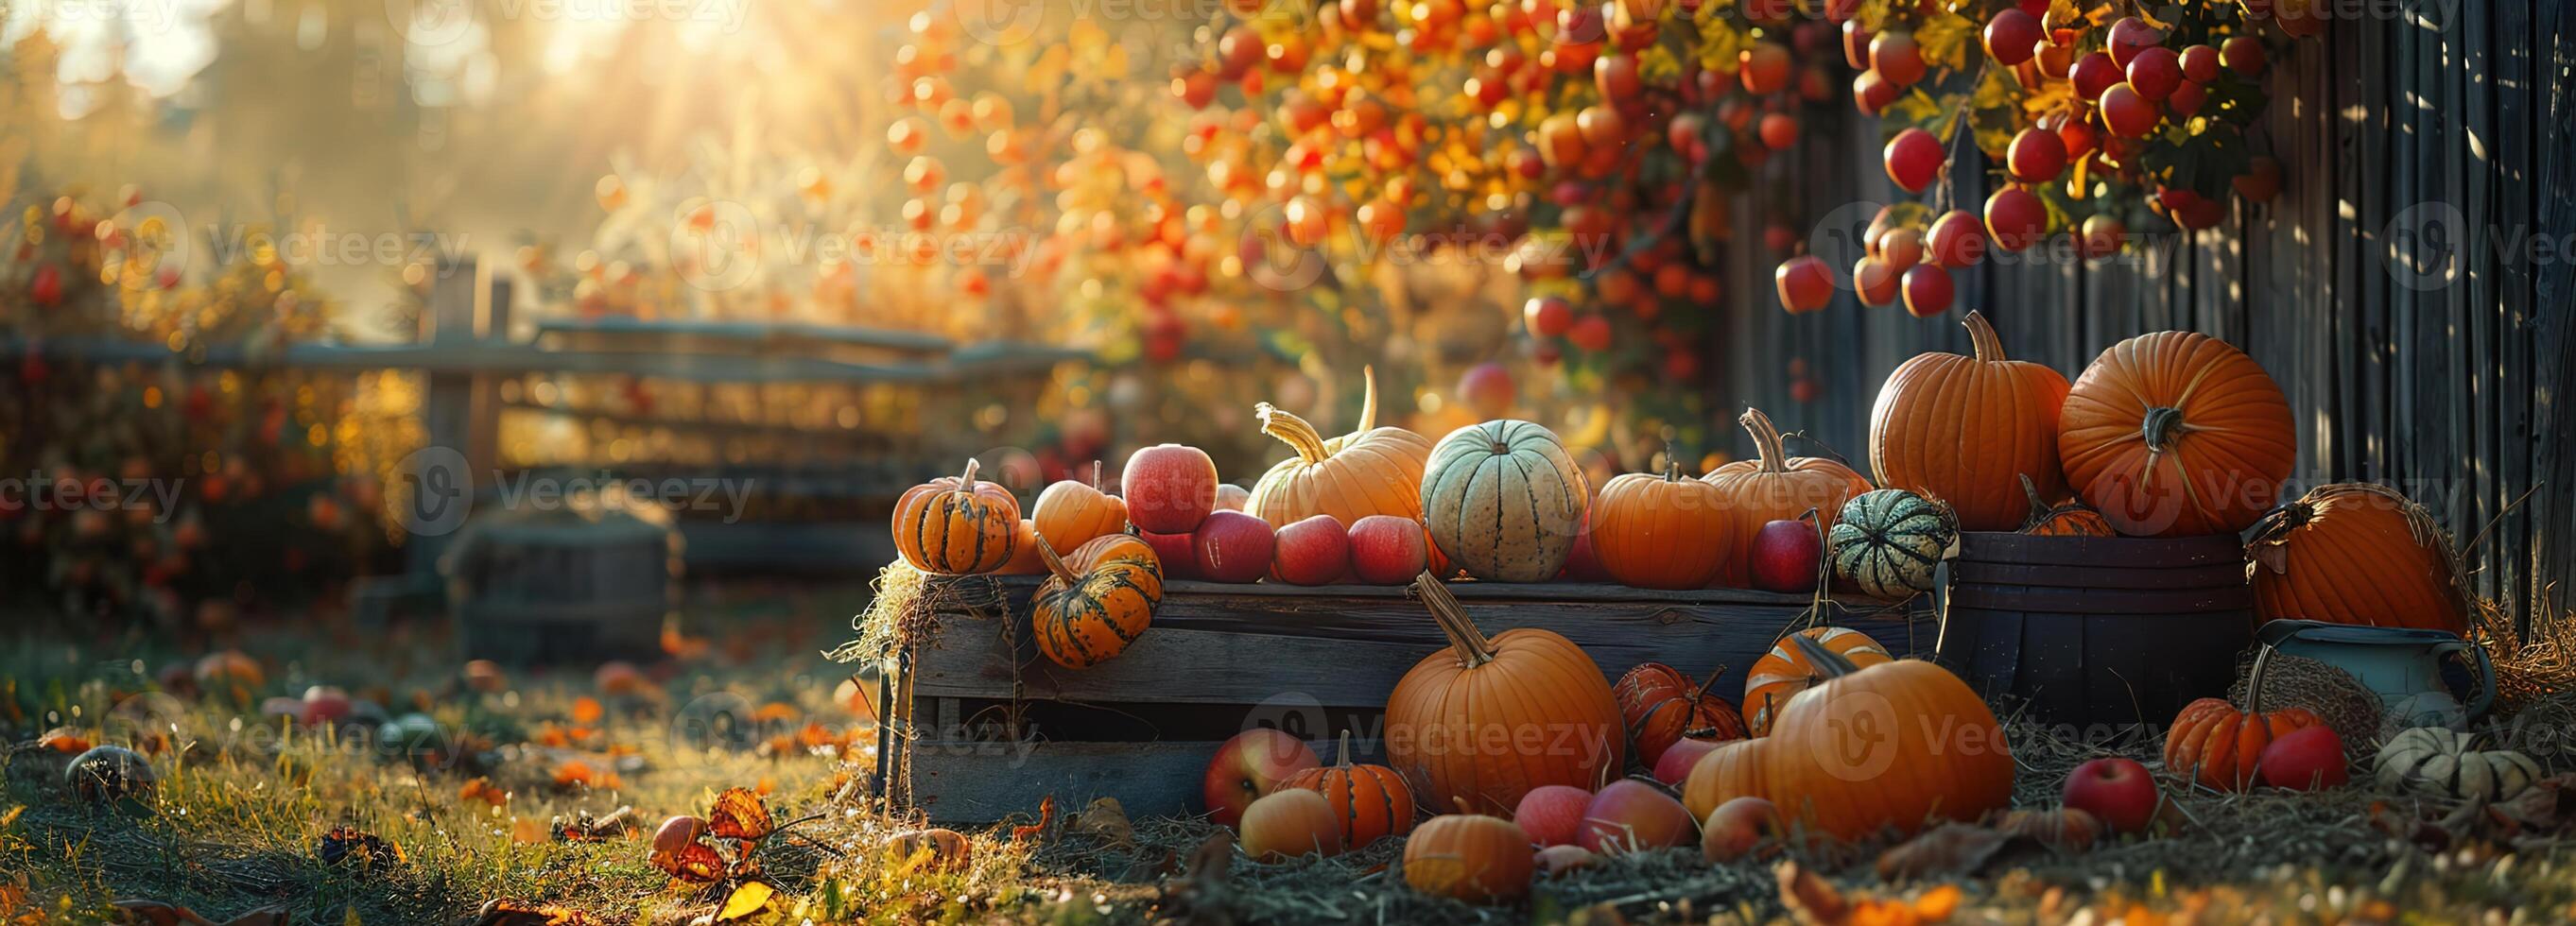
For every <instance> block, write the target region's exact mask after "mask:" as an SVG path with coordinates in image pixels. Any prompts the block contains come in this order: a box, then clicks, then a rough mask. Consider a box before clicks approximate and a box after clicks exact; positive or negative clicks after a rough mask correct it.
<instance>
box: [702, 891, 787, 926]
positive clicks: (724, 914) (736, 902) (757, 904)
mask: <svg viewBox="0 0 2576 926" xmlns="http://www.w3.org/2000/svg"><path fill="white" fill-rule="evenodd" d="M777 893H778V889H777V888H773V887H770V886H769V885H768V884H767V883H766V882H761V881H745V882H743V883H742V884H741V886H739V887H736V888H734V889H733V893H732V894H730V895H727V896H726V897H725V902H724V909H721V910H717V911H716V922H719V923H723V922H728V921H731V920H738V919H742V918H743V917H746V916H750V915H752V914H754V913H758V912H760V911H761V909H762V908H765V907H767V906H769V898H770V897H772V896H775V895H776V894H777Z"/></svg>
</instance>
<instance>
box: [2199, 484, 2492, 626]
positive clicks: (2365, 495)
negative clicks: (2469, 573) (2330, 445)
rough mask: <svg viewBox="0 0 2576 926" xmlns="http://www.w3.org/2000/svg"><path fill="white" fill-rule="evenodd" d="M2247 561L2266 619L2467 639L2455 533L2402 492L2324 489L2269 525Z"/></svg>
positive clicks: (2258, 533) (2258, 611) (2257, 532)
mask: <svg viewBox="0 0 2576 926" xmlns="http://www.w3.org/2000/svg"><path fill="white" fill-rule="evenodd" d="M2246 553H2247V558H2248V559H2250V560H2252V561H2253V562H2254V566H2253V573H2254V612H2255V616H2256V618H2257V619H2258V620H2263V621H2270V620H2278V619H2281V618H2306V619H2309V620H2320V621H2333V622H2335V623H2338V624H2362V625H2366V626H2371V627H2415V628H2425V629H2431V630H2447V631H2450V632H2452V633H2456V634H2462V635H2466V634H2467V633H2468V632H2469V604H2468V598H2467V593H2466V591H2465V589H2463V588H2462V586H2461V583H2460V567H2459V562H2460V560H2459V554H2458V553H2456V552H2454V551H2453V550H2452V548H2451V538H2450V535H2449V534H2446V533H2444V532H2443V531H2442V528H2441V525H2438V524H2435V523H2433V515H2432V513H2431V512H2428V511H2425V510H2424V506H2422V505H2418V504H2415V502H2414V500H2413V499H2409V498H2407V497H2406V496H2404V495H2401V494H2399V493H2398V492H2397V491H2396V490H2393V489H2389V488H2385V487H2382V486H2375V485H2370V484H2367V483H2351V482H2347V483H2337V484H2334V485H2328V486H2318V487H2317V488H2315V489H2312V490H2309V492H2308V494H2306V495H2304V496H2301V497H2300V498H2299V500H2298V501H2295V502H2292V503H2290V504H2289V505H2286V506H2283V507H2282V508H2281V510H2279V511H2275V512H2273V513H2272V514H2271V515H2269V516H2267V517H2265V518H2264V520H2263V522H2262V523H2261V524H2260V525H2258V526H2257V527H2256V528H2255V529H2254V541H2253V542H2252V543H2250V544H2248V545H2247V546H2246Z"/></svg>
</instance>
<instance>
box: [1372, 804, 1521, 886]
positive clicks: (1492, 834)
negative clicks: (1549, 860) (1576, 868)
mask: <svg viewBox="0 0 2576 926" xmlns="http://www.w3.org/2000/svg"><path fill="white" fill-rule="evenodd" d="M1535 867H1536V859H1535V858H1534V853H1533V852H1531V850H1530V841H1529V836H1528V835H1527V834H1524V833H1522V832H1521V828H1520V827H1517V826H1513V825H1512V821H1509V820H1505V819H1503V818H1501V817H1489V816H1485V815H1484V814H1474V813H1453V814H1443V815H1440V816H1437V817H1433V818H1431V819H1429V820H1425V821H1423V823H1422V825H1421V826H1419V827H1416V828H1415V829H1414V831H1413V835H1412V836H1411V837H1409V838H1407V839H1406V840H1405V842H1404V883H1406V884H1409V885H1412V886H1413V889H1414V890H1417V891H1421V892H1423V893H1425V894H1430V895H1433V896H1437V897H1448V898H1452V899H1456V900H1463V901H1466V902H1468V903H1510V902H1513V901H1517V900H1519V899H1521V898H1523V897H1526V896H1529V889H1530V877H1531V875H1532V874H1534V870H1535Z"/></svg>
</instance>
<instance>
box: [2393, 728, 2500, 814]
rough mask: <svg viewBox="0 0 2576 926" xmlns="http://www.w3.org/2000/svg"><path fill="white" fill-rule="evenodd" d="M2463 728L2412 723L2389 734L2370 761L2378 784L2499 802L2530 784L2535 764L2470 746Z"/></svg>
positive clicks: (2492, 750) (2494, 750)
mask: <svg viewBox="0 0 2576 926" xmlns="http://www.w3.org/2000/svg"><path fill="white" fill-rule="evenodd" d="M2472 744H2473V741H2472V739H2471V738H2470V736H2469V735H2468V734H2466V733H2462V732H2460V731H2458V730H2450V729H2445V728H2442V727H2413V728H2409V729H2407V730H2405V731H2402V732H2400V733H2398V734H2397V735H2396V736H2394V737H2391V738H2389V740H2388V745H2385V746H2382V747H2380V748H2379V756H2378V757H2377V758H2375V759H2373V760H2371V769H2372V772H2373V775H2374V776H2375V777H2376V778H2377V779H2378V781H2379V786H2380V787H2382V788H2387V789H2396V788H2400V787H2403V788H2411V789H2413V790H2416V791H2420V792H2424V793H2426V794H2437V795H2441V796H2443V797H2455V798H2477V799H2480V800H2490V801H2500V800H2504V799H2507V798H2510V797H2513V796H2514V795H2516V794H2520V793H2522V789H2524V788H2527V787H2530V786H2531V782H2532V781H2533V780H2534V779H2537V778H2539V777H2540V763H2537V762H2533V761H2531V757H2530V756H2526V755H2523V754H2522V753H2519V752H2513V751H2511V750H2505V749H2489V750H2479V749H2472V748H2470V746H2471V745H2472Z"/></svg>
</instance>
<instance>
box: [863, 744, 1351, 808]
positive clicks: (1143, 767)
mask: <svg viewBox="0 0 2576 926" xmlns="http://www.w3.org/2000/svg"><path fill="white" fill-rule="evenodd" d="M1220 745H1223V744H1221V743H1217V742H1166V743H1057V742H1027V741H1023V742H1016V743H994V742H959V741H943V740H917V741H915V742H913V743H912V746H911V748H912V791H913V795H914V806H916V807H918V808H919V809H920V810H921V811H922V812H923V813H926V814H928V815H929V816H930V819H931V820H932V821H934V822H938V823H991V822H995V821H999V820H1002V819H1004V818H1006V817H1010V816H1012V815H1014V814H1017V815H1022V816H1034V815H1036V813H1037V812H1038V802H1039V801H1040V800H1042V799H1044V798H1047V797H1050V796H1052V797H1054V798H1055V804H1056V811H1057V812H1058V813H1070V812H1079V811H1080V810H1081V809H1082V808H1083V806H1084V805H1087V804H1089V803H1091V801H1092V799H1093V798H1099V797H1114V798H1117V799H1118V803H1119V804H1120V805H1121V806H1123V807H1124V808H1125V809H1126V811H1127V815H1128V816H1131V817H1136V818H1139V819H1142V818H1145V817H1186V816H1191V815H1193V814H1200V813H1205V812H1206V811H1207V807H1206V806H1205V804H1206V801H1205V800H1204V799H1203V798H1202V797H1201V796H1200V794H1201V791H1200V782H1201V781H1202V779H1203V778H1204V776H1205V775H1206V773H1207V765H1208V759H1210V758H1211V757H1213V756H1215V755H1216V750H1217V747H1218V746H1220ZM1307 746H1308V748H1311V749H1314V750H1315V751H1316V752H1315V754H1316V755H1317V756H1325V757H1329V756H1331V755H1332V754H1333V752H1332V750H1333V744H1332V743H1329V742H1325V741H1322V740H1317V741H1313V742H1310V743H1308V744H1307ZM1374 758H1377V757H1376V756H1375V755H1368V756H1366V757H1363V758H1360V759H1357V761H1370V760H1371V759H1374Z"/></svg>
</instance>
